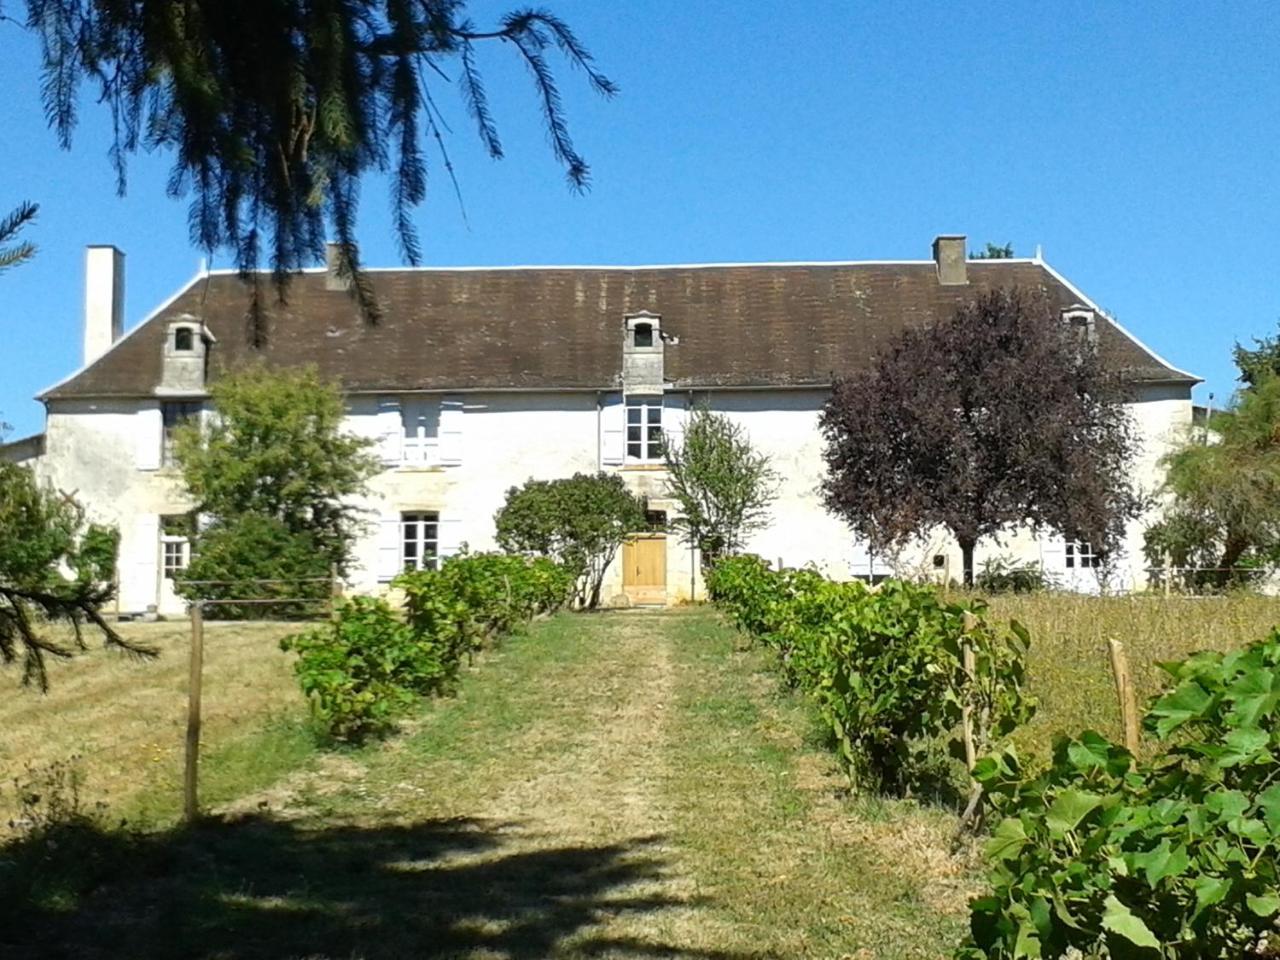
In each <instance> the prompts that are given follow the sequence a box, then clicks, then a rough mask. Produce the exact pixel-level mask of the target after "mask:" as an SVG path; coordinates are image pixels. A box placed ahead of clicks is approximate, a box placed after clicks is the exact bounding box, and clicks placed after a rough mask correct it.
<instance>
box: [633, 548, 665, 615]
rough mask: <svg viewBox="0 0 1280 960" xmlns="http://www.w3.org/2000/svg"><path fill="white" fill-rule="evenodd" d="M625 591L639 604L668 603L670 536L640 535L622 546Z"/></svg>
mask: <svg viewBox="0 0 1280 960" xmlns="http://www.w3.org/2000/svg"><path fill="white" fill-rule="evenodd" d="M622 590H623V592H624V593H625V594H626V595H627V599H628V600H630V601H631V602H632V603H639V604H665V603H666V602H667V538H666V537H665V536H663V535H662V534H660V533H658V534H637V535H636V536H634V537H632V538H631V539H630V540H628V541H627V542H626V543H624V544H623V545H622Z"/></svg>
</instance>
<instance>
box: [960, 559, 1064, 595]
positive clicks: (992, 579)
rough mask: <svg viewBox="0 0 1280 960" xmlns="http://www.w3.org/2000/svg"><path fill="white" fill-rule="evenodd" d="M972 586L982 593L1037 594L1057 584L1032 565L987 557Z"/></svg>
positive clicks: (1036, 565) (1037, 566) (1038, 567)
mask: <svg viewBox="0 0 1280 960" xmlns="http://www.w3.org/2000/svg"><path fill="white" fill-rule="evenodd" d="M973 584H974V586H975V587H977V588H978V589H979V590H981V591H982V592H983V593H1039V592H1040V591H1042V590H1052V589H1054V587H1056V586H1057V584H1056V583H1055V582H1054V579H1053V577H1052V576H1050V575H1049V574H1047V573H1045V571H1044V569H1043V568H1042V567H1040V566H1039V565H1038V564H1034V563H1018V561H1016V560H1014V559H1013V558H1012V557H1007V556H1000V557H988V558H987V559H986V560H984V561H983V563H982V569H981V570H979V571H978V575H977V576H976V577H975V578H974V581H973Z"/></svg>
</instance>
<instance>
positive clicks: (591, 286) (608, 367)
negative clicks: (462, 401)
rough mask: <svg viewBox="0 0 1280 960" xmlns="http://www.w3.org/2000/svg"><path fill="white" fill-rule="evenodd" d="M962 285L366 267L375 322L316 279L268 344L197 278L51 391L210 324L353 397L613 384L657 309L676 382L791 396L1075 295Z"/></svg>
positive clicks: (851, 278)
mask: <svg viewBox="0 0 1280 960" xmlns="http://www.w3.org/2000/svg"><path fill="white" fill-rule="evenodd" d="M968 273H969V281H970V282H969V283H968V284H967V285H963V286H943V285H941V284H939V282H938V278H937V272H936V269H935V267H934V265H933V262H932V261H924V262H909V263H847V264H841V263H830V264H747V265H727V266H677V267H599V268H597V267H590V268H579V267H530V268H503V269H425V270H408V269H406V270H384V271H373V272H372V273H371V277H372V280H373V284H374V288H375V290H376V292H377V296H378V298H379V300H380V302H381V304H382V306H383V311H384V317H383V319H382V321H381V322H380V323H379V324H378V325H376V326H374V325H370V324H368V323H366V322H365V321H364V320H362V319H361V317H360V314H359V312H358V310H357V308H356V306H355V304H354V303H353V301H352V300H351V298H350V297H349V296H348V295H347V294H346V293H344V292H342V291H335V290H328V289H326V284H325V275H324V274H323V273H322V272H307V273H303V274H300V275H299V276H297V277H296V278H294V279H293V281H292V282H291V284H290V286H289V288H288V302H287V303H286V304H277V303H275V302H274V300H275V298H274V296H268V297H267V298H266V299H267V300H268V301H269V302H270V304H271V306H270V308H269V310H268V313H267V316H268V321H267V329H268V342H267V345H266V346H265V347H262V348H254V347H252V346H251V345H250V342H249V338H248V337H247V335H246V314H247V305H248V302H249V301H248V295H247V289H246V286H245V284H244V282H243V281H241V280H240V279H239V278H238V277H236V276H235V275H232V274H213V275H211V276H209V277H208V278H207V279H206V278H201V279H197V280H196V281H194V282H193V283H192V284H191V286H189V287H188V288H187V289H186V290H184V291H183V292H182V293H180V294H179V295H178V296H177V297H176V298H175V299H174V300H173V301H172V302H171V303H169V304H168V305H167V306H166V307H165V308H164V309H162V310H160V311H158V312H157V313H156V314H154V315H153V316H152V317H151V318H149V319H148V320H147V321H146V322H145V323H144V324H143V325H142V326H141V327H139V328H138V329H137V330H135V331H133V332H132V333H130V334H129V335H128V336H127V337H125V338H124V339H123V340H121V341H120V342H119V343H118V344H116V346H114V347H113V348H112V349H111V350H110V351H109V352H107V353H106V354H105V355H104V356H103V357H102V358H100V359H99V360H98V361H97V362H96V363H94V364H92V365H91V366H89V367H88V368H87V369H85V370H83V371H81V372H80V373H78V374H76V375H75V376H73V377H71V378H69V379H68V380H66V381H64V382H63V383H60V384H58V385H57V386H55V387H53V388H51V389H50V390H49V391H47V392H46V393H45V394H44V396H45V397H47V398H50V399H56V398H65V397H104V396H138V395H144V394H148V393H150V392H151V391H152V390H154V389H155V387H156V385H157V384H158V383H159V380H160V362H161V353H162V343H163V338H164V335H165V329H166V324H167V323H168V322H170V321H171V320H174V319H176V318H177V317H179V316H181V315H183V314H190V315H192V316H195V317H197V318H199V319H203V320H204V322H205V323H206V324H207V325H208V327H209V329H210V331H211V332H212V333H213V334H214V336H215V337H216V338H217V342H216V343H215V344H214V345H213V346H212V347H211V348H210V349H211V363H210V370H211V376H216V375H217V372H218V371H219V370H222V369H226V368H228V367H233V366H235V365H237V364H239V363H241V362H243V361H245V360H248V359H251V358H254V357H261V358H262V359H264V360H266V361H267V362H268V363H273V364H281V365H294V364H300V363H311V364H315V365H316V366H317V367H319V369H320V371H321V372H322V373H324V374H326V375H328V376H331V377H336V378H338V379H340V380H341V381H342V382H343V384H344V385H345V386H346V388H347V389H348V390H351V391H387V392H394V391H408V390H470V389H512V388H524V389H556V388H560V389H573V388H605V389H607V388H611V387H613V386H615V385H616V384H617V383H618V382H619V377H620V374H621V367H622V349H621V344H622V334H623V316H624V315H625V314H628V313H633V312H638V311H641V310H650V311H653V312H654V313H658V314H660V315H661V316H662V329H663V331H664V332H666V333H669V334H672V335H674V336H676V337H678V338H679V343H678V344H669V345H668V346H667V349H666V373H667V378H668V379H670V380H674V381H675V382H676V384H677V385H678V386H690V387H712V386H802V385H806V384H826V383H829V382H830V380H831V378H832V376H833V375H834V374H848V373H853V372H856V371H857V370H859V369H862V368H865V367H866V366H867V365H868V364H869V363H870V362H871V360H872V359H873V358H874V357H875V355H876V354H877V352H878V351H880V350H881V349H882V348H884V347H885V346H886V345H887V344H888V343H889V341H890V340H891V339H892V338H893V337H894V335H895V334H897V333H898V331H900V330H902V329H903V328H904V327H906V326H909V325H916V324H922V323H929V322H932V321H934V320H936V319H938V318H940V317H943V316H948V315H950V314H951V313H953V312H954V311H955V309H956V306H957V305H958V304H959V303H960V302H962V301H963V300H965V299H967V298H969V297H972V296H973V295H974V294H975V293H977V292H979V291H983V290H987V289H989V288H991V287H993V286H1020V287H1024V288H1032V287H1036V288H1040V289H1042V290H1044V291H1045V292H1046V293H1047V294H1048V295H1049V296H1050V297H1051V298H1052V299H1053V300H1054V301H1055V302H1057V303H1059V304H1060V305H1061V306H1064V307H1065V306H1068V305H1071V304H1074V303H1076V302H1078V301H1079V300H1080V296H1079V294H1077V293H1076V292H1074V291H1073V290H1071V289H1070V288H1069V287H1067V286H1066V285H1065V284H1064V283H1063V282H1062V281H1061V280H1059V279H1058V278H1057V276H1056V275H1055V274H1054V273H1053V272H1051V271H1050V270H1049V269H1047V268H1046V267H1045V266H1044V265H1043V264H1042V263H1040V262H1038V261H1029V260H1005V261H1000V260H994V261H976V262H970V263H969V265H968ZM1098 342H1099V346H1100V349H1101V350H1102V351H1103V355H1104V356H1105V357H1106V358H1107V359H1108V362H1109V363H1110V364H1112V365H1113V366H1114V367H1115V368H1117V369H1122V370H1124V371H1126V372H1127V373H1128V374H1129V375H1130V376H1131V377H1132V378H1133V379H1134V380H1148V381H1150V380H1160V381H1177V382H1185V383H1191V382H1194V381H1195V378H1193V377H1191V376H1190V375H1188V374H1186V373H1184V372H1182V371H1180V370H1176V369H1174V368H1172V367H1170V366H1168V365H1167V364H1165V363H1164V362H1163V361H1161V360H1160V358H1159V357H1157V356H1155V355H1154V354H1152V353H1151V352H1150V351H1148V350H1147V349H1145V348H1144V347H1142V346H1141V345H1140V344H1139V343H1137V342H1136V341H1135V340H1134V339H1133V338H1131V337H1130V336H1128V335H1127V334H1126V333H1125V332H1124V331H1122V330H1121V329H1120V328H1119V327H1117V326H1115V325H1114V324H1113V323H1111V322H1110V321H1108V320H1105V319H1102V318H1100V319H1099V329H1098Z"/></svg>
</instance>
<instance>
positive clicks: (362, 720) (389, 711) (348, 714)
mask: <svg viewBox="0 0 1280 960" xmlns="http://www.w3.org/2000/svg"><path fill="white" fill-rule="evenodd" d="M280 648H281V649H282V650H285V651H292V652H294V653H297V654H298V659H297V662H296V663H295V664H294V669H295V671H296V672H297V674H298V681H299V682H300V683H301V685H302V692H303V693H304V694H305V695H306V697H307V700H308V702H309V703H310V705H311V711H312V716H313V718H314V719H315V721H316V722H317V724H318V726H319V727H320V728H321V729H322V730H323V731H324V732H325V733H326V734H327V735H329V736H331V737H334V738H336V739H340V740H354V739H359V738H361V737H363V736H366V735H368V734H371V733H378V732H381V731H383V730H386V729H387V728H388V727H389V726H390V725H391V723H392V722H393V721H394V720H395V718H396V717H397V716H398V715H399V714H401V713H403V712H404V710H405V709H407V708H408V707H409V706H410V705H412V704H413V702H414V701H415V699H416V698H417V697H419V696H423V695H426V694H430V693H433V692H435V691H436V690H438V689H440V687H441V686H442V685H443V684H444V683H445V682H446V681H447V680H448V679H449V677H450V676H451V671H450V667H449V662H448V652H447V651H446V650H443V649H441V648H440V647H439V645H437V644H435V643H434V642H433V638H431V637H423V636H421V635H419V634H417V633H416V632H415V631H414V630H413V629H412V627H410V626H409V625H408V624H406V623H405V622H404V621H402V620H401V619H400V618H399V617H397V616H396V615H395V613H394V612H393V611H392V609H391V607H390V606H388V605H387V603H386V601H383V600H375V599H373V598H371V597H355V598H353V599H351V600H349V601H347V602H345V603H343V604H341V605H340V606H339V607H338V609H337V610H336V611H335V615H334V618H333V621H332V622H330V623H324V624H321V625H319V626H316V627H313V628H312V629H310V630H306V631H304V632H302V633H298V634H294V635H293V636H289V637H285V638H284V639H283V640H281V641H280Z"/></svg>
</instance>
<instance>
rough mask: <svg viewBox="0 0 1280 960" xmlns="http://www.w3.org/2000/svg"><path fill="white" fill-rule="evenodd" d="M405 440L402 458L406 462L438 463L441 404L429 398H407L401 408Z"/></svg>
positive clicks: (402, 446)
mask: <svg viewBox="0 0 1280 960" xmlns="http://www.w3.org/2000/svg"><path fill="white" fill-rule="evenodd" d="M400 417H401V425H402V428H403V430H404V440H403V443H402V444H401V449H400V454H401V459H402V460H403V461H404V462H405V463H437V462H438V461H439V459H440V405H439V404H438V403H435V402H432V401H427V400H411V399H406V400H405V401H404V403H403V404H402V405H401V408H400Z"/></svg>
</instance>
